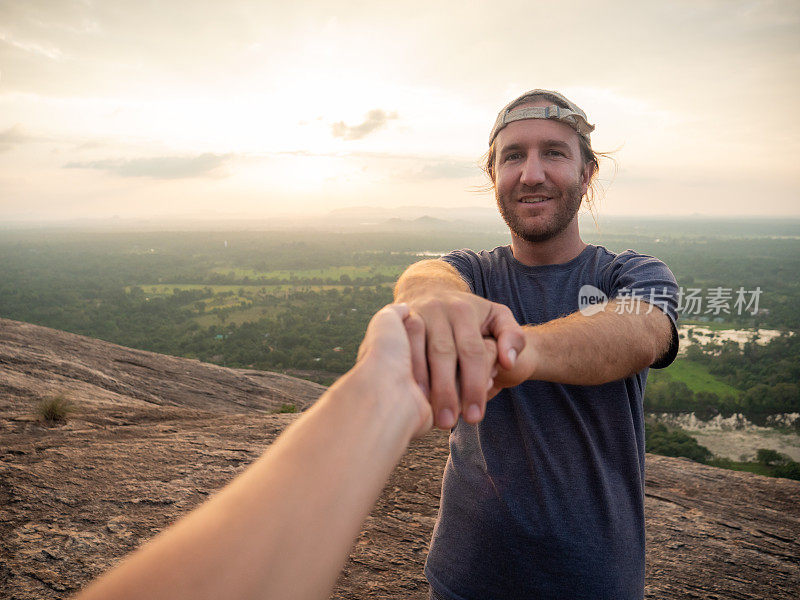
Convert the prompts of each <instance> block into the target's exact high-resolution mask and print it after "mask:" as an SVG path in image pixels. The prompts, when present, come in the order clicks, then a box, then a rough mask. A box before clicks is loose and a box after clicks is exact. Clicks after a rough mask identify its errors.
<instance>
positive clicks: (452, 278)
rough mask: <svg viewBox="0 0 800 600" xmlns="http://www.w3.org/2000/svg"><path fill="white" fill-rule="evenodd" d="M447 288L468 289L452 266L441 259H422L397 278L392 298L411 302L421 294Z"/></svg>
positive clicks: (446, 289)
mask: <svg viewBox="0 0 800 600" xmlns="http://www.w3.org/2000/svg"><path fill="white" fill-rule="evenodd" d="M448 290H450V291H454V292H469V291H470V290H469V286H468V285H467V284H466V282H465V281H464V280H463V279H462V278H461V276H460V275H459V274H458V271H457V270H456V269H455V268H454V267H453V266H451V265H449V264H448V263H446V262H444V261H443V260H422V261H420V262H417V263H414V264H413V265H411V266H410V267H408V269H406V270H405V272H404V273H403V274H402V275H401V276H400V278H399V279H398V280H397V284H396V285H395V288H394V298H395V301H396V302H411V301H413V300H414V298H416V297H418V296H421V295H425V294H433V293H437V292H442V291H445V292H446V291H448Z"/></svg>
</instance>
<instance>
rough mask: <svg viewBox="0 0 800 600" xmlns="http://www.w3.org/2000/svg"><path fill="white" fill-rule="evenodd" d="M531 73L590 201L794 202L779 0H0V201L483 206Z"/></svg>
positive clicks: (650, 210) (69, 210)
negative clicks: (485, 161)
mask: <svg viewBox="0 0 800 600" xmlns="http://www.w3.org/2000/svg"><path fill="white" fill-rule="evenodd" d="M537 87H540V88H547V89H556V90H559V91H561V92H563V93H565V94H566V95H567V96H568V97H570V98H571V99H572V100H574V101H575V102H576V103H578V104H579V105H580V106H581V107H582V108H583V109H584V110H585V111H586V112H587V114H588V116H589V120H590V121H591V122H593V123H595V124H596V130H595V133H594V134H593V145H594V147H595V149H597V150H603V151H609V150H613V151H615V152H614V156H615V158H616V160H617V163H618V169H617V171H616V174H615V173H614V167H613V165H611V164H608V163H606V164H603V165H602V168H601V178H602V180H603V182H604V184H605V186H606V187H607V192H606V195H605V198H604V199H603V201H602V203H601V205H600V212H601V213H604V214H610V215H616V214H628V215H688V214H694V213H700V214H705V215H714V216H735V215H753V216H755V215H764V216H777V215H792V216H800V169H799V168H798V163H800V119H798V116H797V110H798V105H800V2H797V1H796V0H774V1H770V0H749V1H744V0H692V1H681V0H678V1H669V2H664V1H659V2H651V1H642V0H639V1H630V2H629V1H616V2H598V1H597V0H578V1H573V2H570V1H568V0H566V1H562V2H557V3H552V2H531V1H530V0H525V1H522V2H512V1H506V0H496V1H493V2H477V3H464V2H461V1H459V2H455V1H450V0H447V1H443V2H427V1H426V2H416V1H414V0H411V1H408V0H407V1H405V2H345V1H320V2H312V1H308V0H299V1H297V2H273V1H261V2H258V1H244V0H226V1H225V2H203V1H197V0H192V1H191V2H189V1H183V0H172V1H168V2H150V1H147V2H145V1H129V0H102V1H101V0H98V1H90V0H81V1H77V0H51V1H38V0H18V1H15V0H0V220H34V219H69V218H83V217H111V216H115V215H117V216H120V217H123V218H127V217H169V216H181V217H183V216H186V217H200V218H224V217H235V218H241V217H258V218H269V217H271V216H275V215H289V214H310V213H312V212H315V213H316V212H320V211H323V212H324V211H326V210H329V209H333V208H339V207H352V206H362V205H363V206H374V207H392V208H393V207H399V206H406V205H417V206H434V207H450V208H452V209H453V211H454V214H456V213H457V210H458V207H473V206H488V207H491V206H492V205H493V202H494V200H493V196H492V194H491V192H487V191H481V190H480V187H481V186H482V185H483V184H485V183H486V180H485V178H484V176H483V174H482V173H481V172H480V170H479V168H478V166H477V165H478V161H479V158H480V156H481V155H482V154H483V153H484V152H485V150H486V148H487V146H486V144H487V137H488V134H489V131H490V129H491V126H492V124H493V122H494V119H495V117H496V115H497V111H498V110H499V109H500V108H501V107H502V106H503V105H504V104H505V103H506V102H507V101H509V100H510V99H512V98H514V97H515V96H517V95H519V94H520V93H521V92H524V91H526V90H528V89H532V88H537Z"/></svg>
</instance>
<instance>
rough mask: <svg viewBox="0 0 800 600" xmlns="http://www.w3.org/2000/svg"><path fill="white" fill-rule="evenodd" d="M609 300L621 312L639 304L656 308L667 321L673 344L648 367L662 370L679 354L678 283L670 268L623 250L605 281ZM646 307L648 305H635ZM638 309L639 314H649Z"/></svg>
mask: <svg viewBox="0 0 800 600" xmlns="http://www.w3.org/2000/svg"><path fill="white" fill-rule="evenodd" d="M607 284H608V290H607V291H606V293H607V294H608V297H609V299H614V298H616V299H617V300H618V301H620V302H621V303H622V304H621V306H622V307H623V309H624V308H625V307H629V308H630V309H631V310H635V308H636V306H637V305H638V301H644V302H647V303H649V304H651V305H654V306H657V307H658V308H660V309H661V310H662V311H664V313H665V314H666V315H667V316H668V317H669V320H670V324H671V325H672V340H671V342H670V345H669V348H668V349H667V351H666V352H664V354H663V355H661V356H660V357H659V358H658V360H656V361H655V362H654V363H653V364H652V365H651V367H652V368H654V369H663V368H664V367H668V366H669V365H670V364H672V361H674V360H675V357H676V356H677V354H678V327H677V320H678V294H679V289H678V283H677V281H676V280H675V275H673V274H672V271H670V269H669V267H667V265H665V264H664V263H663V262H661V261H660V260H658V259H657V258H655V257H653V256H648V255H646V254H639V253H638V252H634V251H633V250H626V251H625V252H622V253H621V254H619V255H617V257H616V259H615V260H614V263H613V268H612V269H611V270H610V272H609V278H608V281H607ZM638 306H648V305H638ZM649 309H650V308H649V306H648V308H641V310H649Z"/></svg>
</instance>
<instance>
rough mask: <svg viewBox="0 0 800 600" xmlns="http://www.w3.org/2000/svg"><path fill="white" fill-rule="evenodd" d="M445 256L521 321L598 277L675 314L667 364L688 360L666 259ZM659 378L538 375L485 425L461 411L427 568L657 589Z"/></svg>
mask: <svg viewBox="0 0 800 600" xmlns="http://www.w3.org/2000/svg"><path fill="white" fill-rule="evenodd" d="M443 260H445V261H447V262H448V263H450V264H451V265H453V266H454V267H455V268H456V269H457V270H458V271H459V273H460V274H461V276H462V277H463V278H464V280H465V281H466V282H467V283H468V284H469V286H470V288H471V289H472V291H473V292H474V293H475V294H477V295H479V296H482V297H484V298H488V299H489V300H492V301H494V302H499V303H502V304H505V305H506V306H508V307H509V308H510V309H511V311H512V312H513V314H514V316H515V317H516V319H517V321H518V322H519V323H521V324H539V323H545V322H547V321H551V320H553V319H557V318H559V317H563V316H566V315H569V314H571V313H574V312H576V311H577V310H578V309H579V297H578V296H579V292H580V291H581V288H582V287H583V286H585V285H591V286H594V287H596V288H598V289H599V290H602V291H603V292H604V293H605V294H606V295H607V296H608V297H609V298H615V297H621V296H624V295H628V296H629V297H630V296H633V297H640V298H642V299H644V300H647V301H648V302H650V303H652V304H654V305H656V306H658V307H660V308H661V309H662V310H664V312H666V314H667V315H668V316H669V317H670V320H671V321H672V323H673V343H672V347H671V348H670V350H669V351H668V352H667V354H666V355H665V356H663V357H661V359H659V360H658V361H657V363H656V364H654V365H653V366H654V367H664V366H667V365H668V364H669V363H670V362H672V360H673V359H674V357H675V353H676V352H677V333H676V330H675V326H674V325H675V319H676V307H677V297H678V287H677V284H676V282H675V277H674V276H673V274H672V272H671V271H670V270H669V269H668V268H667V267H666V265H664V263H662V262H661V261H659V260H658V259H656V258H653V257H651V256H646V255H642V254H638V253H636V252H633V251H631V250H626V251H625V252H622V253H620V254H614V253H612V252H610V251H609V250H607V249H605V248H603V247H602V246H592V245H589V246H587V247H586V248H585V249H584V250H583V251H582V252H581V253H580V254H579V255H578V256H577V257H576V258H574V259H573V260H571V261H569V262H567V263H563V264H557V265H545V266H533V267H530V266H526V265H524V264H522V263H520V262H519V261H517V260H516V259H515V258H514V256H513V254H512V252H511V249H510V247H508V246H504V247H499V248H495V249H494V250H492V251H482V252H480V253H475V252H473V251H471V250H459V251H455V252H452V253H450V254H448V255H446V256H444V257H443ZM644 306H645V310H646V307H647V306H649V304H648V305H644ZM654 310H655V309H654ZM610 351H613V349H610ZM646 379H647V369H645V370H643V371H642V372H640V373H637V374H636V375H634V376H632V377H628V378H626V379H620V380H617V381H612V382H609V383H606V384H603V385H597V386H577V385H562V384H557V383H550V382H545V381H526V382H524V383H522V384H521V385H519V386H517V387H515V388H511V389H507V390H503V391H502V392H500V393H499V394H498V395H497V396H496V397H495V398H493V399H492V400H491V401H490V402H489V403H488V405H487V408H486V416H485V418H484V419H483V421H481V422H480V423H478V424H477V425H470V424H468V423H465V422H464V421H463V420H459V422H458V423H457V425H456V427H455V428H454V429H453V431H452V433H451V435H450V457H449V459H448V461H447V466H446V467H445V472H444V480H443V483H442V500H441V507H440V509H439V518H438V520H437V522H436V527H435V529H434V533H433V539H432V541H431V548H430V553H429V555H428V560H427V563H426V565H425V574H426V576H427V578H428V581H429V582H430V583H431V586H432V587H433V589H434V591H435V592H436V593H437V594H438V595H440V596H442V597H443V598H451V599H453V600H488V599H498V600H514V599H523V598H525V599H529V598H537V599H549V598H553V599H556V598H557V599H559V600H562V599H564V598H570V599H573V600H577V599H583V598H585V599H591V600H602V599H614V600H621V599H634V598H637V599H638V598H642V597H643V593H644V557H645V556H644V553H645V539H644V457H645V452H644V418H643V412H642V394H643V392H644V387H645V381H646Z"/></svg>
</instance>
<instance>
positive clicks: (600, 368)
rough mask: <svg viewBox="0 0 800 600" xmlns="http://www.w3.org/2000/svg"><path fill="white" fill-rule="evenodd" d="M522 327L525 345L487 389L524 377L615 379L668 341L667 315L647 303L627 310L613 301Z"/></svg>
mask: <svg viewBox="0 0 800 600" xmlns="http://www.w3.org/2000/svg"><path fill="white" fill-rule="evenodd" d="M524 329H525V340H526V343H525V349H524V350H523V352H522V354H521V355H520V357H519V359H518V360H517V363H516V365H515V367H514V368H513V369H511V370H503V369H501V370H500V372H499V373H498V375H497V377H496V378H495V385H494V388H493V389H492V393H496V392H497V391H499V390H500V389H502V388H505V387H512V386H514V385H518V384H519V383H522V382H523V381H527V380H528V379H539V380H542V381H553V382H556V383H566V384H572V385H599V384H602V383H607V382H609V381H615V380H617V379H622V378H625V377H628V376H630V375H632V374H634V373H638V372H639V371H641V370H642V369H645V368H647V367H649V366H650V365H652V364H653V363H655V362H656V361H657V360H658V359H659V358H660V357H661V356H663V355H664V354H665V353H666V352H667V350H668V349H669V347H670V344H671V342H672V324H671V322H670V319H669V317H667V315H666V314H665V313H664V312H663V311H662V310H661V309H659V308H658V307H656V306H652V305H650V304H648V303H646V302H641V303H639V305H638V307H637V306H634V307H633V309H630V307H629V306H626V305H623V304H620V303H619V302H617V301H615V300H612V301H610V302H609V303H608V304H607V305H606V307H605V310H603V311H600V312H598V313H595V314H593V315H590V316H587V315H583V314H581V313H579V312H577V313H574V314H572V315H569V316H567V317H563V318H561V319H556V320H554V321H550V322H548V323H543V324H541V325H534V326H526V327H525V328H524Z"/></svg>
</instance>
